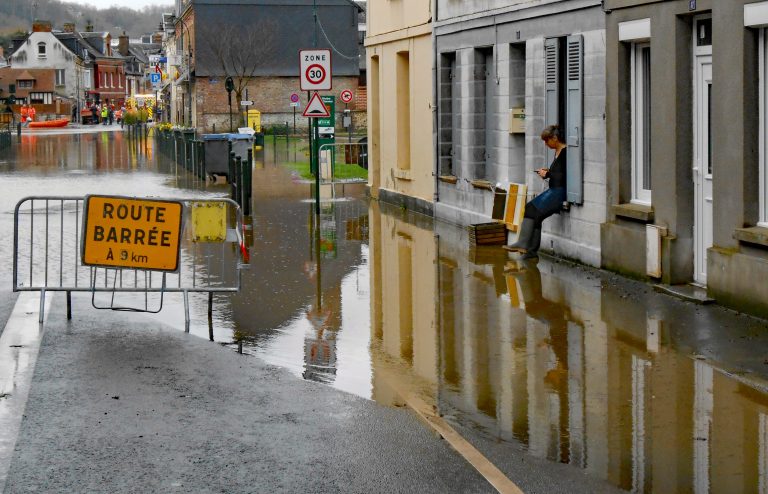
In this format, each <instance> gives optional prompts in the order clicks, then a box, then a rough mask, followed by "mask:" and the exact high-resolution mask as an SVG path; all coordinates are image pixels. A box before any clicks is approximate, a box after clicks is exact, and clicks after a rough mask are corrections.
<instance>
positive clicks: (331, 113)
mask: <svg viewBox="0 0 768 494" xmlns="http://www.w3.org/2000/svg"><path fill="white" fill-rule="evenodd" d="M320 99H321V100H322V101H323V104H324V105H325V107H326V108H328V116H327V117H320V118H318V119H317V126H318V127H320V131H319V132H320V133H321V134H333V133H334V132H335V131H334V127H336V122H335V120H336V118H335V116H336V96H331V95H327V96H321V97H320ZM329 129H330V130H329Z"/></svg>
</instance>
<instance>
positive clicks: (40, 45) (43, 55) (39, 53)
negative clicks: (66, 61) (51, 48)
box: [37, 41, 48, 58]
mask: <svg viewBox="0 0 768 494" xmlns="http://www.w3.org/2000/svg"><path fill="white" fill-rule="evenodd" d="M41 48H42V50H41ZM47 52H48V46H47V45H46V44H45V42H43V41H41V42H39V43H38V44H37V58H46V57H47Z"/></svg>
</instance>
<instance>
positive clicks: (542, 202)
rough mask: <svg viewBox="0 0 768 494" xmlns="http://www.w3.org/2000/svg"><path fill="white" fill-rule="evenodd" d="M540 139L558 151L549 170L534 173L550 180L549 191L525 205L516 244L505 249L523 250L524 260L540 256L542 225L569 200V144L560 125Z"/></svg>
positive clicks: (551, 127)
mask: <svg viewBox="0 0 768 494" xmlns="http://www.w3.org/2000/svg"><path fill="white" fill-rule="evenodd" d="M541 140H542V141H544V144H545V145H546V146H547V147H548V148H549V149H553V150H554V151H555V159H554V161H552V164H551V165H550V167H549V168H539V169H538V170H534V173H536V174H537V175H538V176H539V177H541V178H542V179H545V180H549V188H548V189H547V190H545V191H544V192H543V193H541V194H539V195H538V196H536V197H535V198H533V199H532V200H531V201H529V202H528V203H527V204H526V205H525V214H524V216H523V223H522V225H520V234H519V235H518V237H517V242H515V243H513V244H512V245H507V246H504V248H505V249H507V250H512V251H523V252H524V254H523V259H534V258H537V257H539V254H538V251H539V246H540V245H541V224H542V223H543V222H544V220H545V219H547V218H549V217H550V216H552V215H553V214H555V213H558V212H560V210H561V209H562V207H563V203H564V202H565V200H566V197H567V192H566V159H565V158H566V154H567V153H565V148H566V147H567V145H566V144H565V142H564V139H563V134H562V131H561V130H560V127H558V126H557V125H550V126H549V127H547V128H546V129H544V130H543V131H542V133H541Z"/></svg>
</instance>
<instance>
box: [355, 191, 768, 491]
mask: <svg viewBox="0 0 768 494" xmlns="http://www.w3.org/2000/svg"><path fill="white" fill-rule="evenodd" d="M379 207H381V208H382V212H381V214H379V211H378V209H379ZM370 251H371V259H370V269H371V354H372V362H373V389H374V392H373V397H374V398H375V399H377V400H379V401H382V402H384V403H388V404H393V405H397V404H400V401H401V396H403V393H419V394H420V395H421V397H422V398H424V399H426V400H427V401H428V403H430V404H431V405H433V406H434V407H436V409H437V410H438V411H439V412H440V413H441V414H442V415H443V416H445V417H447V418H450V419H451V420H456V421H458V422H459V423H460V424H461V425H466V426H471V427H470V428H471V429H472V430H476V431H480V433H481V434H483V435H484V436H487V437H491V438H493V439H495V440H496V441H502V442H504V441H510V442H513V441H514V442H520V443H522V444H524V445H525V446H526V447H527V449H528V451H529V453H530V454H532V455H534V456H536V457H539V458H545V459H548V460H550V461H556V462H562V463H567V464H571V465H574V466H576V467H578V468H582V469H585V470H586V471H587V472H589V473H590V474H592V475H594V476H596V477H598V478H601V479H605V480H608V481H609V482H611V483H612V484H614V485H616V486H618V487H620V488H622V489H626V490H631V491H633V492H663V493H667V492H768V478H767V477H766V474H768V419H767V418H766V417H767V416H768V396H767V395H766V393H765V392H764V391H763V389H762V388H761V387H760V386H758V385H757V384H755V383H754V382H752V381H749V380H746V379H740V378H736V377H735V376H734V375H732V374H729V373H726V372H724V371H723V370H721V369H720V368H718V367H716V366H715V365H714V364H712V363H710V362H708V361H705V360H700V359H698V358H695V357H692V356H691V354H694V355H695V354H696V345H697V344H698V343H697V341H696V337H695V335H694V336H693V337H691V336H685V335H686V334H689V333H690V331H687V332H686V331H681V332H678V331H676V330H675V328H676V327H677V326H678V325H679V326H680V327H687V328H696V327H697V321H699V322H701V319H699V318H702V317H706V316H704V315H699V313H698V312H696V311H695V310H694V309H690V310H688V309H683V311H682V312H683V313H681V311H680V309H679V307H680V305H681V304H677V305H675V304H666V305H662V304H657V303H654V302H653V299H652V297H653V296H654V295H653V294H628V293H625V292H623V291H622V290H621V289H619V288H613V287H610V286H604V283H603V281H601V279H600V278H599V277H597V276H596V275H594V274H590V272H589V271H586V270H581V269H579V268H574V267H566V266H564V265H563V264H559V263H553V262H548V261H546V260H542V261H541V262H539V263H538V264H537V263H531V262H528V263H519V262H516V261H510V260H508V259H507V254H506V253H504V252H503V251H501V249H494V248H485V249H482V248H470V247H469V245H468V244H467V237H466V234H465V233H464V232H462V231H460V230H458V229H456V228H454V227H452V226H449V225H445V224H442V223H435V224H434V225H433V224H432V223H431V222H428V221H425V220H423V219H422V220H420V219H418V218H416V217H413V216H408V215H407V214H406V213H404V212H402V211H400V210H393V209H392V208H389V207H388V206H385V205H381V206H379V205H378V204H376V203H374V204H371V214H370ZM500 251H501V252H500ZM511 257H512V256H510V258H511ZM435 292H437V296H435V295H434V294H435ZM676 307H677V308H678V309H676ZM678 348H686V349H687V350H686V351H680V350H678Z"/></svg>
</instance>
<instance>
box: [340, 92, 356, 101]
mask: <svg viewBox="0 0 768 494" xmlns="http://www.w3.org/2000/svg"><path fill="white" fill-rule="evenodd" d="M352 96H353V95H352V91H350V90H349V89H345V90H344V91H342V92H341V95H340V97H341V101H342V102H344V103H349V102H350V101H352Z"/></svg>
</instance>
